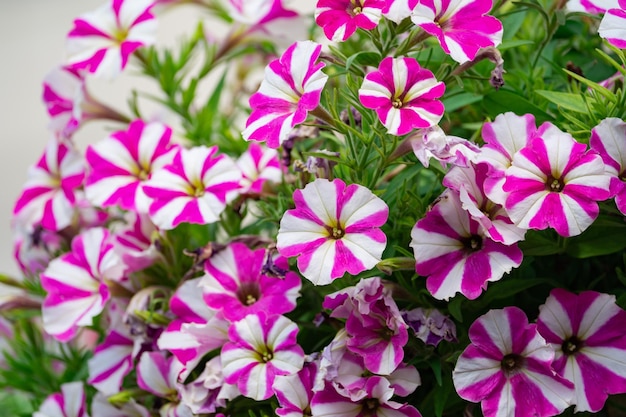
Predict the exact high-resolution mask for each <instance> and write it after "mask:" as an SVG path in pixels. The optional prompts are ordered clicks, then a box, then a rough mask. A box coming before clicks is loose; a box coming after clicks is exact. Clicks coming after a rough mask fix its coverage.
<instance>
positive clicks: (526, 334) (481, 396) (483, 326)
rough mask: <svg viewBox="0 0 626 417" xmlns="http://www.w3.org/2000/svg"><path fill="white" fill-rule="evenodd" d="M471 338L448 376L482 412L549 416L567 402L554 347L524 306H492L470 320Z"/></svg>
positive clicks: (490, 416) (569, 389)
mask: <svg viewBox="0 0 626 417" xmlns="http://www.w3.org/2000/svg"><path fill="white" fill-rule="evenodd" d="M469 338H470V341H471V344H470V345H469V346H468V347H467V348H465V350H464V351H463V353H462V354H461V356H460V357H459V359H458V361H457V363H456V366H455V368H454V372H453V374H452V379H453V381H454V387H455V388H456V391H457V393H458V394H459V396H461V398H463V399H466V400H468V401H472V402H480V403H481V406H482V411H483V414H484V416H485V417H505V416H516V417H537V416H541V417H549V416H554V415H556V414H560V413H561V412H563V410H565V409H566V408H567V407H569V405H570V404H571V400H572V395H573V393H574V390H573V385H572V383H571V382H569V381H567V380H566V379H564V378H562V377H560V376H558V375H557V374H556V373H555V372H554V370H552V368H551V367H550V366H551V364H552V360H553V359H554V350H553V349H552V347H551V346H550V345H549V344H548V343H546V341H545V340H544V338H543V337H541V335H540V334H539V332H537V326H536V325H534V324H528V319H527V318H526V314H524V312H523V311H522V310H520V309H519V308H517V307H506V308H504V309H502V310H490V311H489V312H488V313H487V314H485V315H483V316H481V317H479V318H478V319H477V320H476V321H475V322H474V323H472V325H471V326H470V329H469Z"/></svg>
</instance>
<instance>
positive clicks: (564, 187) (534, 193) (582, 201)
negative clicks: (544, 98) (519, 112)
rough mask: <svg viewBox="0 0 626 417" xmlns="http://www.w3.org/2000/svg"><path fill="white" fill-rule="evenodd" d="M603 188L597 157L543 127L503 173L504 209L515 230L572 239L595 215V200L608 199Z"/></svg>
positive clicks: (607, 180) (604, 178)
mask: <svg viewBox="0 0 626 417" xmlns="http://www.w3.org/2000/svg"><path fill="white" fill-rule="evenodd" d="M609 183H610V176H609V175H608V174H606V173H605V168H604V162H602V158H601V157H600V156H599V155H598V154H596V153H595V152H593V151H590V152H588V151H587V146H586V145H584V144H582V143H578V142H576V141H575V140H574V138H572V136H571V135H570V134H568V133H564V132H562V131H560V130H559V129H557V128H556V127H554V126H553V125H552V124H550V123H544V124H543V125H541V127H539V129H538V131H537V134H536V136H535V137H533V138H532V139H531V140H530V141H529V142H528V144H527V146H526V147H525V148H523V149H521V150H520V151H519V152H517V153H516V154H515V155H514V156H513V162H512V164H511V167H509V168H508V169H507V170H506V182H505V183H504V186H503V190H504V191H505V192H507V193H508V195H507V198H506V202H505V208H506V211H507V212H508V213H509V217H510V218H511V220H513V222H514V223H515V224H516V225H517V226H519V227H521V228H525V229H538V230H542V229H546V228H548V227H552V228H554V229H555V230H556V231H557V233H559V234H560V235H561V236H566V237H567V236H576V235H578V234H580V233H582V232H583V231H584V230H585V229H586V228H587V227H589V226H590V225H591V223H593V221H594V220H595V218H596V217H597V216H598V212H599V209H598V203H597V201H601V200H605V199H607V198H608V197H609V195H610V194H609Z"/></svg>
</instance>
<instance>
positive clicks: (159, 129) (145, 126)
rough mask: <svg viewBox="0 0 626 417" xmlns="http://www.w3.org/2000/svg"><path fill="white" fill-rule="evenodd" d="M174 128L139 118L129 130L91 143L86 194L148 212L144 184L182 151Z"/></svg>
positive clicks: (95, 200)
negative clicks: (173, 136) (175, 142)
mask: <svg viewBox="0 0 626 417" xmlns="http://www.w3.org/2000/svg"><path fill="white" fill-rule="evenodd" d="M171 137H172V129H170V128H169V127H167V126H165V125H164V124H161V123H157V122H154V123H145V122H144V121H143V120H135V121H133V122H132V123H131V124H130V125H129V126H128V129H127V130H121V131H117V132H114V133H112V134H111V135H110V136H108V137H107V138H106V139H104V140H102V141H100V142H98V143H96V144H95V145H90V146H89V147H88V148H87V152H86V158H87V164H88V166H89V174H88V175H87V179H86V181H85V193H86V195H87V198H88V199H89V201H91V202H92V203H93V204H94V205H96V206H99V207H112V206H116V205H117V206H119V207H121V208H122V209H124V210H132V211H137V212H139V213H147V212H148V207H149V205H150V199H149V198H148V197H147V196H146V195H145V193H144V192H143V189H142V188H143V185H144V184H145V183H146V182H147V181H148V180H149V179H150V177H151V176H152V173H153V172H155V171H157V170H159V169H161V168H163V167H164V166H165V165H167V164H170V163H171V162H172V160H173V159H174V155H175V154H176V153H177V152H178V149H179V148H178V146H175V145H172V143H171V141H170V140H171Z"/></svg>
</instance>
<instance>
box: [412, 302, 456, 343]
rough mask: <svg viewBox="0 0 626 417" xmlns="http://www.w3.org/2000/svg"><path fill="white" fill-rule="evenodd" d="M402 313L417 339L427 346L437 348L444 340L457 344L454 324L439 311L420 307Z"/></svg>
mask: <svg viewBox="0 0 626 417" xmlns="http://www.w3.org/2000/svg"><path fill="white" fill-rule="evenodd" d="M401 313H402V318H404V321H405V322H406V324H407V325H408V326H409V327H410V328H411V329H412V330H413V333H414V334H415V337H417V338H418V339H420V340H421V341H422V342H424V343H426V344H427V345H433V346H437V345H438V344H439V342H441V341H442V340H445V341H447V342H456V326H455V325H454V322H453V321H452V320H451V319H450V317H448V316H446V315H444V314H442V313H441V312H440V311H439V310H437V309H434V308H433V309H424V308H421V307H418V308H414V309H412V310H408V311H402V312H401Z"/></svg>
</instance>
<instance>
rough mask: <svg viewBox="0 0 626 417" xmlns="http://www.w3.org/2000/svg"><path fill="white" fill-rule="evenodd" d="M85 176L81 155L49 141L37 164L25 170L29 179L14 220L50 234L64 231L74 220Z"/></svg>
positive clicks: (15, 208) (68, 147)
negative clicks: (79, 191) (41, 228)
mask: <svg viewBox="0 0 626 417" xmlns="http://www.w3.org/2000/svg"><path fill="white" fill-rule="evenodd" d="M84 176H85V166H84V161H83V158H82V156H81V155H80V153H79V152H78V151H76V150H75V149H74V148H73V146H72V145H71V143H67V142H60V141H58V140H56V139H54V138H53V139H51V140H50V141H49V142H48V144H47V145H46V150H45V151H44V154H43V155H42V156H41V158H40V159H39V161H38V162H37V163H36V164H35V165H33V166H31V167H30V168H29V170H28V180H27V181H26V184H25V185H24V190H23V191H22V195H21V196H20V197H19V198H18V200H17V202H16V203H15V207H14V208H13V215H14V216H15V217H16V221H18V222H19V223H20V224H23V225H29V226H35V225H41V226H42V227H43V228H45V229H48V230H52V231H58V230H61V229H64V228H66V227H67V226H69V225H70V224H71V223H72V221H73V217H74V214H75V207H76V204H77V192H78V188H79V187H80V186H81V185H82V183H83V178H84Z"/></svg>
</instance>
